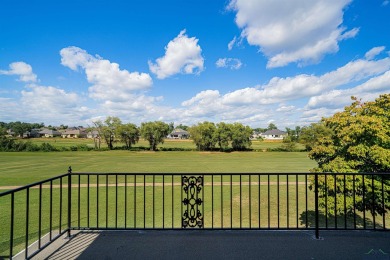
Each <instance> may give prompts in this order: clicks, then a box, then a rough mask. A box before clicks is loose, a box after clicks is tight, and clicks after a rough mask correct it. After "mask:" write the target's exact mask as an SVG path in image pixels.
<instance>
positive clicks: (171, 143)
mask: <svg viewBox="0 0 390 260" xmlns="http://www.w3.org/2000/svg"><path fill="white" fill-rule="evenodd" d="M28 141H30V142H32V143H35V144H37V145H41V144H42V143H49V144H51V145H53V146H54V147H56V148H61V147H71V146H77V145H80V144H85V145H87V146H89V147H94V146H95V145H94V141H93V139H86V138H31V139H28ZM123 145H124V144H123V143H120V142H116V143H114V146H123ZM281 145H282V141H259V140H253V141H252V146H251V148H252V149H253V150H259V151H263V150H264V151H265V150H267V149H269V148H271V149H272V148H277V147H280V146H281ZM101 147H102V148H104V147H107V145H106V144H105V143H104V142H102V143H101ZM133 147H149V143H148V142H147V141H145V140H143V139H141V140H140V141H139V142H138V143H137V144H135V145H134V146H133ZM158 148H160V149H161V148H179V149H187V150H196V146H195V144H194V142H193V141H192V140H176V139H165V141H164V143H163V144H160V145H158ZM297 148H298V149H304V146H303V145H302V144H297Z"/></svg>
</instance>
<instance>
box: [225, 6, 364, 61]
mask: <svg viewBox="0 0 390 260" xmlns="http://www.w3.org/2000/svg"><path fill="white" fill-rule="evenodd" d="M350 2H351V0H301V1H299V3H297V2H296V1H284V0H275V1H258V0H232V1H231V2H230V4H229V8H230V9H232V10H235V11H236V12H237V13H236V19H235V21H236V24H237V25H238V27H239V28H241V29H242V33H241V36H242V37H244V38H246V39H247V41H248V43H249V44H250V45H255V46H258V47H260V50H261V51H262V52H263V53H264V54H265V55H266V56H267V57H268V58H269V61H268V64H267V67H269V68H273V67H282V66H285V65H287V64H289V63H292V62H299V63H300V64H305V63H315V62H318V61H320V60H321V59H322V57H323V56H324V55H325V54H328V53H334V52H337V51H338V48H339V47H338V42H339V41H340V40H343V39H346V38H350V37H354V36H355V35H356V34H357V32H358V29H356V28H355V29H352V30H350V31H345V30H346V29H345V28H344V27H343V26H342V23H343V10H344V8H345V7H346V6H347V5H348V4H349V3H350Z"/></svg>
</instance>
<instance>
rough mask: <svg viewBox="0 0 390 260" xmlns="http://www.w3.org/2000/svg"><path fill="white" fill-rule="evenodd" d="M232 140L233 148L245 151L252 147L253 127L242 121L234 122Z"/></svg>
mask: <svg viewBox="0 0 390 260" xmlns="http://www.w3.org/2000/svg"><path fill="white" fill-rule="evenodd" d="M230 128H231V131H232V135H231V141H232V148H233V150H235V151H243V150H247V149H249V148H250V146H251V145H252V142H251V140H250V137H251V135H252V132H253V131H252V129H251V128H250V127H249V126H244V125H243V124H241V123H234V124H232V125H231V127H230Z"/></svg>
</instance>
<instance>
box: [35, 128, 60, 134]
mask: <svg viewBox="0 0 390 260" xmlns="http://www.w3.org/2000/svg"><path fill="white" fill-rule="evenodd" d="M39 134H48V135H61V133H60V132H58V131H56V130H50V129H43V130H42V131H40V132H39Z"/></svg>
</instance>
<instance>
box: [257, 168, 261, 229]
mask: <svg viewBox="0 0 390 260" xmlns="http://www.w3.org/2000/svg"><path fill="white" fill-rule="evenodd" d="M257 177H258V180H259V185H258V189H257V197H258V201H257V208H258V211H259V212H258V213H259V229H260V228H261V216H260V215H261V214H260V213H261V207H260V204H261V203H260V202H261V195H260V185H261V179H260V174H258V175H257Z"/></svg>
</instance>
